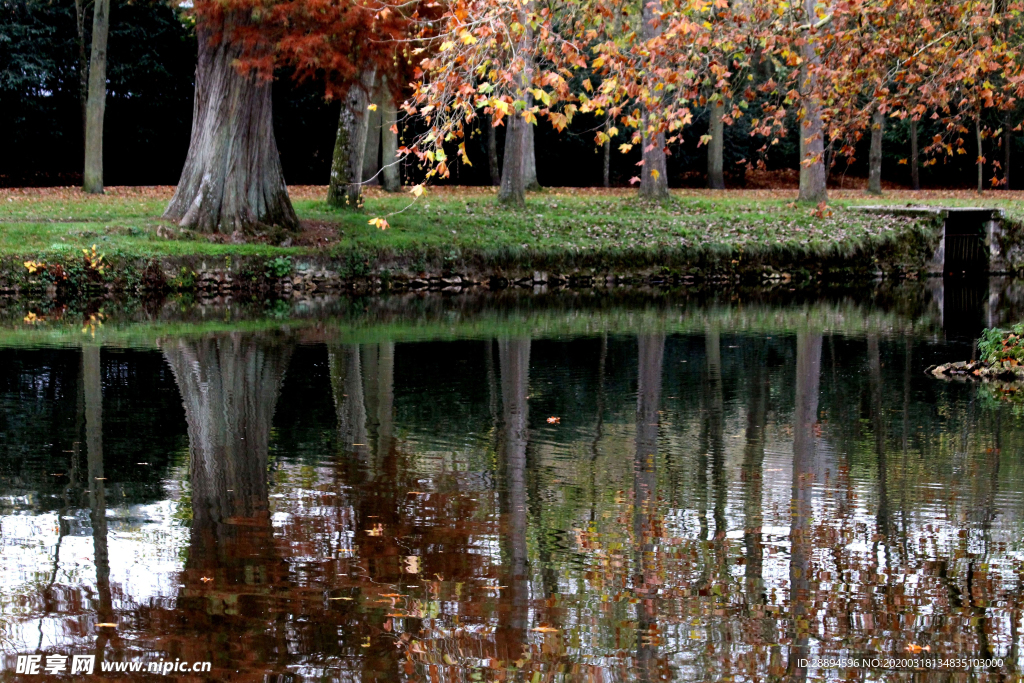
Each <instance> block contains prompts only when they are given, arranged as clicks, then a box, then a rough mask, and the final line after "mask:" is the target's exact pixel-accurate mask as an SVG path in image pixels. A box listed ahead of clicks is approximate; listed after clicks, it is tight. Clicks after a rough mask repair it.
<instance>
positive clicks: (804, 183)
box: [797, 0, 828, 204]
mask: <svg viewBox="0 0 1024 683" xmlns="http://www.w3.org/2000/svg"><path fill="white" fill-rule="evenodd" d="M814 7H815V0H804V10H805V13H806V15H807V16H806V18H807V20H808V21H813V20H814V17H815V13H814ZM800 52H801V57H803V60H804V66H803V67H802V69H803V73H801V74H800V86H801V87H800V91H801V95H802V96H803V116H802V117H800V120H799V121H798V123H797V125H798V128H799V131H798V132H799V134H800V194H799V197H798V200H799V201H801V202H813V203H815V204H818V203H820V202H824V201H828V191H827V190H826V188H825V179H826V170H825V137H824V125H823V124H822V121H821V105H820V103H819V102H818V97H817V86H818V76H817V74H815V73H814V71H813V69H814V67H816V66H818V65H819V64H820V63H821V57H820V56H819V55H818V53H817V51H816V50H815V49H814V43H813V42H811V41H810V40H805V41H804V43H803V45H801V46H800ZM812 159H813V161H810V160H812ZM805 162H809V163H805Z"/></svg>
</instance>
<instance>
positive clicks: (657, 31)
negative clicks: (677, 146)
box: [640, 0, 668, 199]
mask: <svg viewBox="0 0 1024 683" xmlns="http://www.w3.org/2000/svg"><path fill="white" fill-rule="evenodd" d="M641 24H642V28H641V35H642V37H643V39H644V41H649V40H653V39H655V38H657V37H658V36H660V35H661V2H660V0H654V1H653V2H645V3H644V6H643V12H642V14H641ZM652 59H653V57H652ZM654 125H655V124H654V122H653V121H652V120H651V118H650V116H649V115H648V114H644V119H643V143H642V144H643V152H642V154H643V162H644V163H643V166H642V167H641V168H640V196H641V197H645V198H647V199H667V198H668V172H667V163H666V159H665V133H663V132H658V131H655V130H650V128H652V127H654Z"/></svg>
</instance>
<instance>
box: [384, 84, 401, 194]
mask: <svg viewBox="0 0 1024 683" xmlns="http://www.w3.org/2000/svg"><path fill="white" fill-rule="evenodd" d="M381 88H382V91H383V92H384V97H383V98H382V100H383V104H382V108H383V113H382V114H381V118H382V121H381V129H380V134H381V138H382V139H381V145H380V149H381V152H380V158H381V164H382V165H383V168H382V169H381V172H380V178H381V185H383V187H384V191H385V192H398V191H399V190H401V189H402V173H401V160H400V159H399V158H398V107H397V106H396V104H395V98H394V96H393V95H392V94H391V92H390V90H388V89H387V88H384V87H383V84H382V86H381Z"/></svg>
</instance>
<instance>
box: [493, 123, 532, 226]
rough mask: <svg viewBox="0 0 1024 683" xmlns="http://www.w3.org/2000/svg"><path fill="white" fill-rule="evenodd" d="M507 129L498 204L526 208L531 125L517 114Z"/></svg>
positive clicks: (507, 125)
mask: <svg viewBox="0 0 1024 683" xmlns="http://www.w3.org/2000/svg"><path fill="white" fill-rule="evenodd" d="M506 121H508V123H507V124H506V127H505V163H504V165H503V168H502V169H501V186H500V187H499V188H498V202H499V203H501V204H505V205H507V206H512V207H517V208H522V207H525V206H526V151H525V150H526V144H527V141H528V139H529V137H528V135H527V132H526V129H527V128H529V126H530V124H529V123H527V122H526V121H524V120H523V119H522V117H520V116H518V115H517V114H510V115H509V116H508V117H507V118H506Z"/></svg>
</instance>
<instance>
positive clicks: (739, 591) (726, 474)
mask: <svg viewBox="0 0 1024 683" xmlns="http://www.w3.org/2000/svg"><path fill="white" fill-rule="evenodd" d="M461 344H462V346H459V347H458V348H457V352H456V351H453V352H452V357H449V358H436V357H435V355H436V354H437V353H439V349H440V350H441V352H443V348H441V347H442V345H429V344H428V345H423V346H420V345H415V344H408V345H398V346H396V345H394V344H393V343H390V342H386V341H384V342H377V343H372V344H342V343H333V342H332V343H331V344H328V345H326V346H317V347H296V346H295V344H294V342H293V340H292V339H290V338H289V337H288V336H287V335H243V334H237V335H221V336H214V337H208V338H203V339H191V340H166V341H164V342H163V343H162V345H161V349H162V353H163V355H164V357H165V359H166V362H167V364H168V366H169V367H170V368H171V370H172V371H173V376H174V378H175V381H176V383H177V386H178V389H179V391H180V394H181V400H182V403H183V405H184V413H185V421H186V423H187V432H188V439H189V456H188V468H187V475H188V487H187V488H186V489H185V491H184V493H183V494H182V495H181V496H179V498H178V499H176V500H175V502H174V504H175V505H176V506H177V507H178V509H179V510H180V511H182V514H181V517H182V518H184V519H185V523H187V524H188V535H187V542H186V543H185V544H183V546H182V547H181V548H180V549H179V550H180V554H181V557H182V558H183V560H182V565H181V571H180V573H179V574H178V575H176V576H175V580H174V582H173V591H172V592H171V594H169V595H166V596H160V597H158V598H147V596H146V595H143V594H138V595H131V594H127V593H126V592H125V590H124V588H123V586H120V585H119V584H118V583H117V580H116V577H117V576H119V575H123V572H122V573H121V574H119V573H118V567H119V563H120V562H121V559H120V557H119V556H118V554H117V553H116V552H114V551H113V549H114V548H115V547H116V543H117V542H119V541H118V538H119V535H118V534H119V532H116V529H115V527H110V528H109V529H108V522H107V516H108V515H109V514H112V509H114V508H117V505H118V503H117V502H115V501H113V500H112V496H111V495H110V491H111V490H114V489H112V488H111V487H110V486H109V484H110V482H109V481H107V480H108V479H109V478H110V476H111V471H112V464H111V462H110V455H109V454H110V453H111V452H112V449H110V448H109V447H108V448H106V449H104V446H105V445H108V446H109V440H110V439H111V438H112V437H111V434H110V431H111V430H110V429H107V430H105V431H104V430H102V424H103V423H102V420H103V417H104V415H105V414H106V413H104V412H103V410H102V381H103V380H102V378H103V374H102V372H101V364H100V358H101V356H100V354H99V350H98V348H97V347H92V348H87V349H86V350H85V351H84V354H83V356H82V365H81V367H82V372H81V377H80V380H79V382H80V385H81V386H80V388H81V390H80V391H75V392H72V393H71V394H70V396H71V400H72V401H78V402H79V403H80V404H81V408H80V410H79V409H76V412H75V414H77V413H78V412H80V413H81V416H80V418H79V419H80V421H81V424H82V428H83V430H84V432H85V446H86V448H85V450H86V453H85V456H86V458H85V459H86V467H85V468H82V469H84V470H85V471H87V472H88V477H89V481H90V482H97V483H98V484H99V485H96V486H93V485H91V484H90V488H89V489H88V495H84V494H85V490H83V491H81V494H83V495H81V496H80V498H81V499H82V501H83V504H82V508H83V511H85V510H87V514H88V517H89V520H90V523H91V531H90V532H91V535H92V538H91V539H90V540H91V541H92V544H93V548H94V552H95V558H96V562H95V567H94V568H95V581H93V580H92V578H91V576H90V579H89V585H90V586H92V585H95V587H96V592H95V593H93V594H92V600H91V601H83V602H84V603H87V604H86V607H85V608H84V609H86V610H87V611H88V613H89V618H90V619H93V620H95V621H103V622H107V621H109V622H116V623H118V624H120V628H119V629H118V630H117V631H113V630H109V631H102V630H101V631H99V632H98V633H99V637H98V638H97V637H96V633H93V632H91V631H90V633H89V634H88V635H83V634H82V633H81V631H80V630H76V629H77V628H78V627H77V626H75V623H76V621H75V620H76V619H77V618H78V617H77V616H76V614H73V613H71V612H70V611H69V612H68V613H67V614H62V613H61V610H62V607H61V604H59V603H58V602H56V601H54V600H52V599H50V597H49V596H51V595H57V594H60V593H59V591H60V589H61V582H62V581H66V579H65V578H64V577H65V576H66V572H65V570H64V569H62V568H61V565H60V562H59V561H58V562H57V563H56V564H57V565H58V566H57V568H56V569H55V568H53V566H52V565H53V564H54V561H53V559H52V557H48V558H47V564H46V566H45V572H44V573H43V576H44V577H45V580H44V581H42V582H41V587H40V588H39V589H38V593H39V594H38V595H36V594H33V593H31V592H30V593H29V594H28V597H26V598H25V599H24V604H26V605H28V606H29V611H31V610H37V613H35V616H34V618H37V619H39V620H40V621H42V620H48V621H47V623H52V622H53V620H54V619H56V618H57V617H58V615H59V616H60V618H62V619H64V621H63V622H62V623H63V626H62V628H63V631H62V632H63V633H64V634H65V637H66V639H67V643H68V647H67V648H66V649H67V650H68V651H69V652H73V651H78V652H81V651H83V649H85V646H88V647H89V648H96V649H97V650H98V651H99V653H100V654H102V656H104V657H105V658H107V659H111V658H114V659H116V658H118V657H119V656H122V653H124V652H142V651H150V652H159V653H161V656H164V657H168V656H169V657H172V658H173V657H180V658H182V659H188V660H205V659H209V660H212V661H213V662H214V666H215V672H214V678H215V679H216V680H239V681H241V680H346V681H385V680H387V681H395V680H408V681H418V680H427V681H436V682H438V683H442V682H447V681H470V680H488V681H490V680H493V681H497V680H522V681H531V682H532V681H535V680H544V681H548V680H551V681H603V682H604V681H634V680H641V681H659V680H723V679H734V680H752V681H754V680H779V681H781V680H791V681H798V680H817V679H821V678H829V677H831V678H838V677H840V676H843V677H853V678H863V677H864V676H866V675H867V672H864V671H853V672H839V671H836V670H829V671H825V670H821V669H816V668H814V667H806V666H803V665H802V664H801V662H800V660H801V659H805V658H806V659H811V658H813V657H815V656H822V655H830V656H837V655H840V654H844V655H848V656H866V655H867V656H899V657H906V656H911V655H919V656H944V657H948V656H959V655H964V654H969V655H973V656H977V657H985V656H998V657H1004V658H1006V659H1007V661H1008V662H1010V661H1011V660H1013V659H1014V658H1015V657H1017V654H1018V652H1019V644H1018V640H1019V638H1020V634H1019V619H1020V589H1021V583H1020V581H1021V579H1020V577H1021V575H1022V574H1021V570H1022V569H1024V567H1022V563H1021V553H1022V552H1024V550H1022V546H1021V542H1020V538H1021V534H1020V531H1021V525H1022V519H1024V501H1022V500H1021V496H1020V493H1019V491H1020V490H1021V489H1022V488H1024V486H1022V484H1024V466H1022V463H1021V462H1018V460H1019V458H1018V457H1017V455H1018V454H1019V453H1020V452H1021V448H1022V445H1024V425H1022V423H1021V417H1020V416H1019V415H1015V414H1013V413H1012V411H1009V410H1007V409H1005V407H1004V406H1001V405H992V404H983V403H981V402H980V401H979V400H978V397H977V395H976V394H975V393H973V389H971V388H969V387H947V386H945V385H943V386H941V387H937V386H935V385H933V384H928V383H926V378H922V377H920V376H919V373H912V372H911V368H910V365H908V361H910V360H911V359H912V353H911V350H910V347H909V345H908V344H906V343H905V342H904V340H896V341H895V342H894V341H893V340H891V339H889V338H887V337H885V336H884V335H878V336H869V337H862V338H859V339H850V338H841V337H835V338H833V337H828V338H824V337H823V336H822V334H821V333H820V332H817V331H814V330H805V331H800V332H798V333H797V334H796V336H795V338H794V337H793V336H785V335H783V336H774V337H768V336H749V337H740V336H736V335H732V334H727V333H725V332H723V331H721V330H719V329H718V328H716V327H713V326H712V327H709V328H708V329H707V331H706V334H704V335H703V337H701V336H697V337H694V338H686V339H683V338H679V337H671V336H670V337H666V336H664V335H661V334H657V333H651V334H642V335H639V336H638V337H633V338H622V337H614V336H612V337H604V338H592V339H583V340H575V341H572V342H561V341H558V342H556V341H552V340H545V339H532V340H531V339H530V338H528V337H526V336H519V337H513V338H503V339H500V340H498V341H496V342H495V341H483V342H480V341H474V342H462V343H461ZM823 348H825V349H827V351H826V352H825V359H823ZM915 348H916V347H915ZM456 356H457V357H456ZM104 358H107V356H104ZM300 358H301V359H303V361H302V363H300V364H299V366H298V367H301V368H304V369H305V370H304V372H306V373H310V374H313V375H316V377H315V379H316V380H317V382H318V383H310V382H306V381H305V380H307V379H309V378H308V377H299V376H297V375H296V372H295V370H294V362H296V359H300ZM466 358H469V359H470V360H468V361H464V359H466ZM104 362H108V361H106V360H105V361H104ZM456 362H460V363H461V362H465V363H468V365H458V366H456V365H455V363H456ZM290 364H292V366H293V367H291V368H290V367H289V366H290ZM823 365H824V366H825V368H824V371H823ZM829 365H831V368H829V367H828V366H829ZM454 367H458V368H463V370H459V371H454V370H453V368H454ZM72 375H73V373H72ZM300 380H302V382H300ZM309 387H315V388H316V393H315V395H312V394H309V395H307V394H304V393H303V392H304V391H306V392H308V391H310V389H309ZM928 392H931V393H928ZM78 397H81V398H78ZM922 397H923V398H922ZM314 407H316V408H317V409H319V408H320V407H324V410H323V414H324V415H326V418H325V420H326V422H325V423H324V424H320V423H315V424H314V423H312V422H311V423H310V425H312V426H310V425H307V426H306V427H303V429H305V430H306V431H304V432H302V433H301V434H293V433H291V432H289V431H288V430H291V429H298V428H297V427H294V426H293V425H290V424H287V423H286V421H282V418H281V415H280V414H281V413H282V410H284V409H286V412H287V414H288V415H291V416H292V417H291V418H289V419H292V420H294V416H295V415H296V412H297V411H298V412H301V411H304V410H305V411H307V412H309V413H311V414H312V413H313V412H315V411H314V410H313V409H314ZM275 414H277V416H276V417H275ZM549 417H550V418H552V421H550V422H549V421H547V419H546V418H549ZM309 419H310V420H312V419H313V418H312V417H310V418H309ZM105 439H106V441H107V443H104V440H105ZM300 446H301V447H300ZM104 453H107V457H106V462H105V458H104ZM114 464H115V465H116V463H114ZM104 473H106V474H104ZM75 476H76V477H79V476H80V475H78V474H75ZM65 498H66V501H65V502H63V503H60V504H61V505H62V506H63V507H62V508H61V509H62V510H67V509H68V508H69V507H73V504H74V496H71V495H66V496H65ZM57 528H58V533H57V534H56V536H57V538H58V539H59V540H60V542H62V543H63V542H66V540H67V538H68V535H69V534H70V529H71V527H70V526H67V528H66V529H65V526H64V525H63V523H62V524H61V525H58V527H57ZM5 533H8V532H6V531H5ZM5 542H6V541H5ZM58 552H59V546H58ZM104 558H106V559H104ZM112 577H114V578H112ZM4 605H5V607H4V609H5V610H7V611H6V612H5V615H9V614H11V610H10V609H9V608H8V607H7V606H6V605H7V603H4ZM129 626H130V627H129ZM40 630H42V629H40ZM33 645H34V643H33ZM1013 666H1015V664H1011V665H1009V666H1008V667H1005V668H1004V669H1003V670H1001V671H995V670H992V671H975V672H973V673H972V674H971V676H973V678H974V679H978V680H982V679H991V680H996V679H997V678H999V677H1000V676H1009V675H1011V674H1012V673H1013V671H1012V667H1013ZM914 676H917V678H918V679H920V678H921V676H920V675H916V674H915V675H912V674H910V673H906V674H903V673H899V674H894V677H895V679H898V680H911V679H913V678H914ZM937 676H938V678H936V680H939V679H940V678H941V679H943V680H944V679H947V678H948V679H951V680H961V679H964V678H966V676H965V674H964V672H963V671H959V672H955V673H954V672H948V673H947V674H941V675H937Z"/></svg>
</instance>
